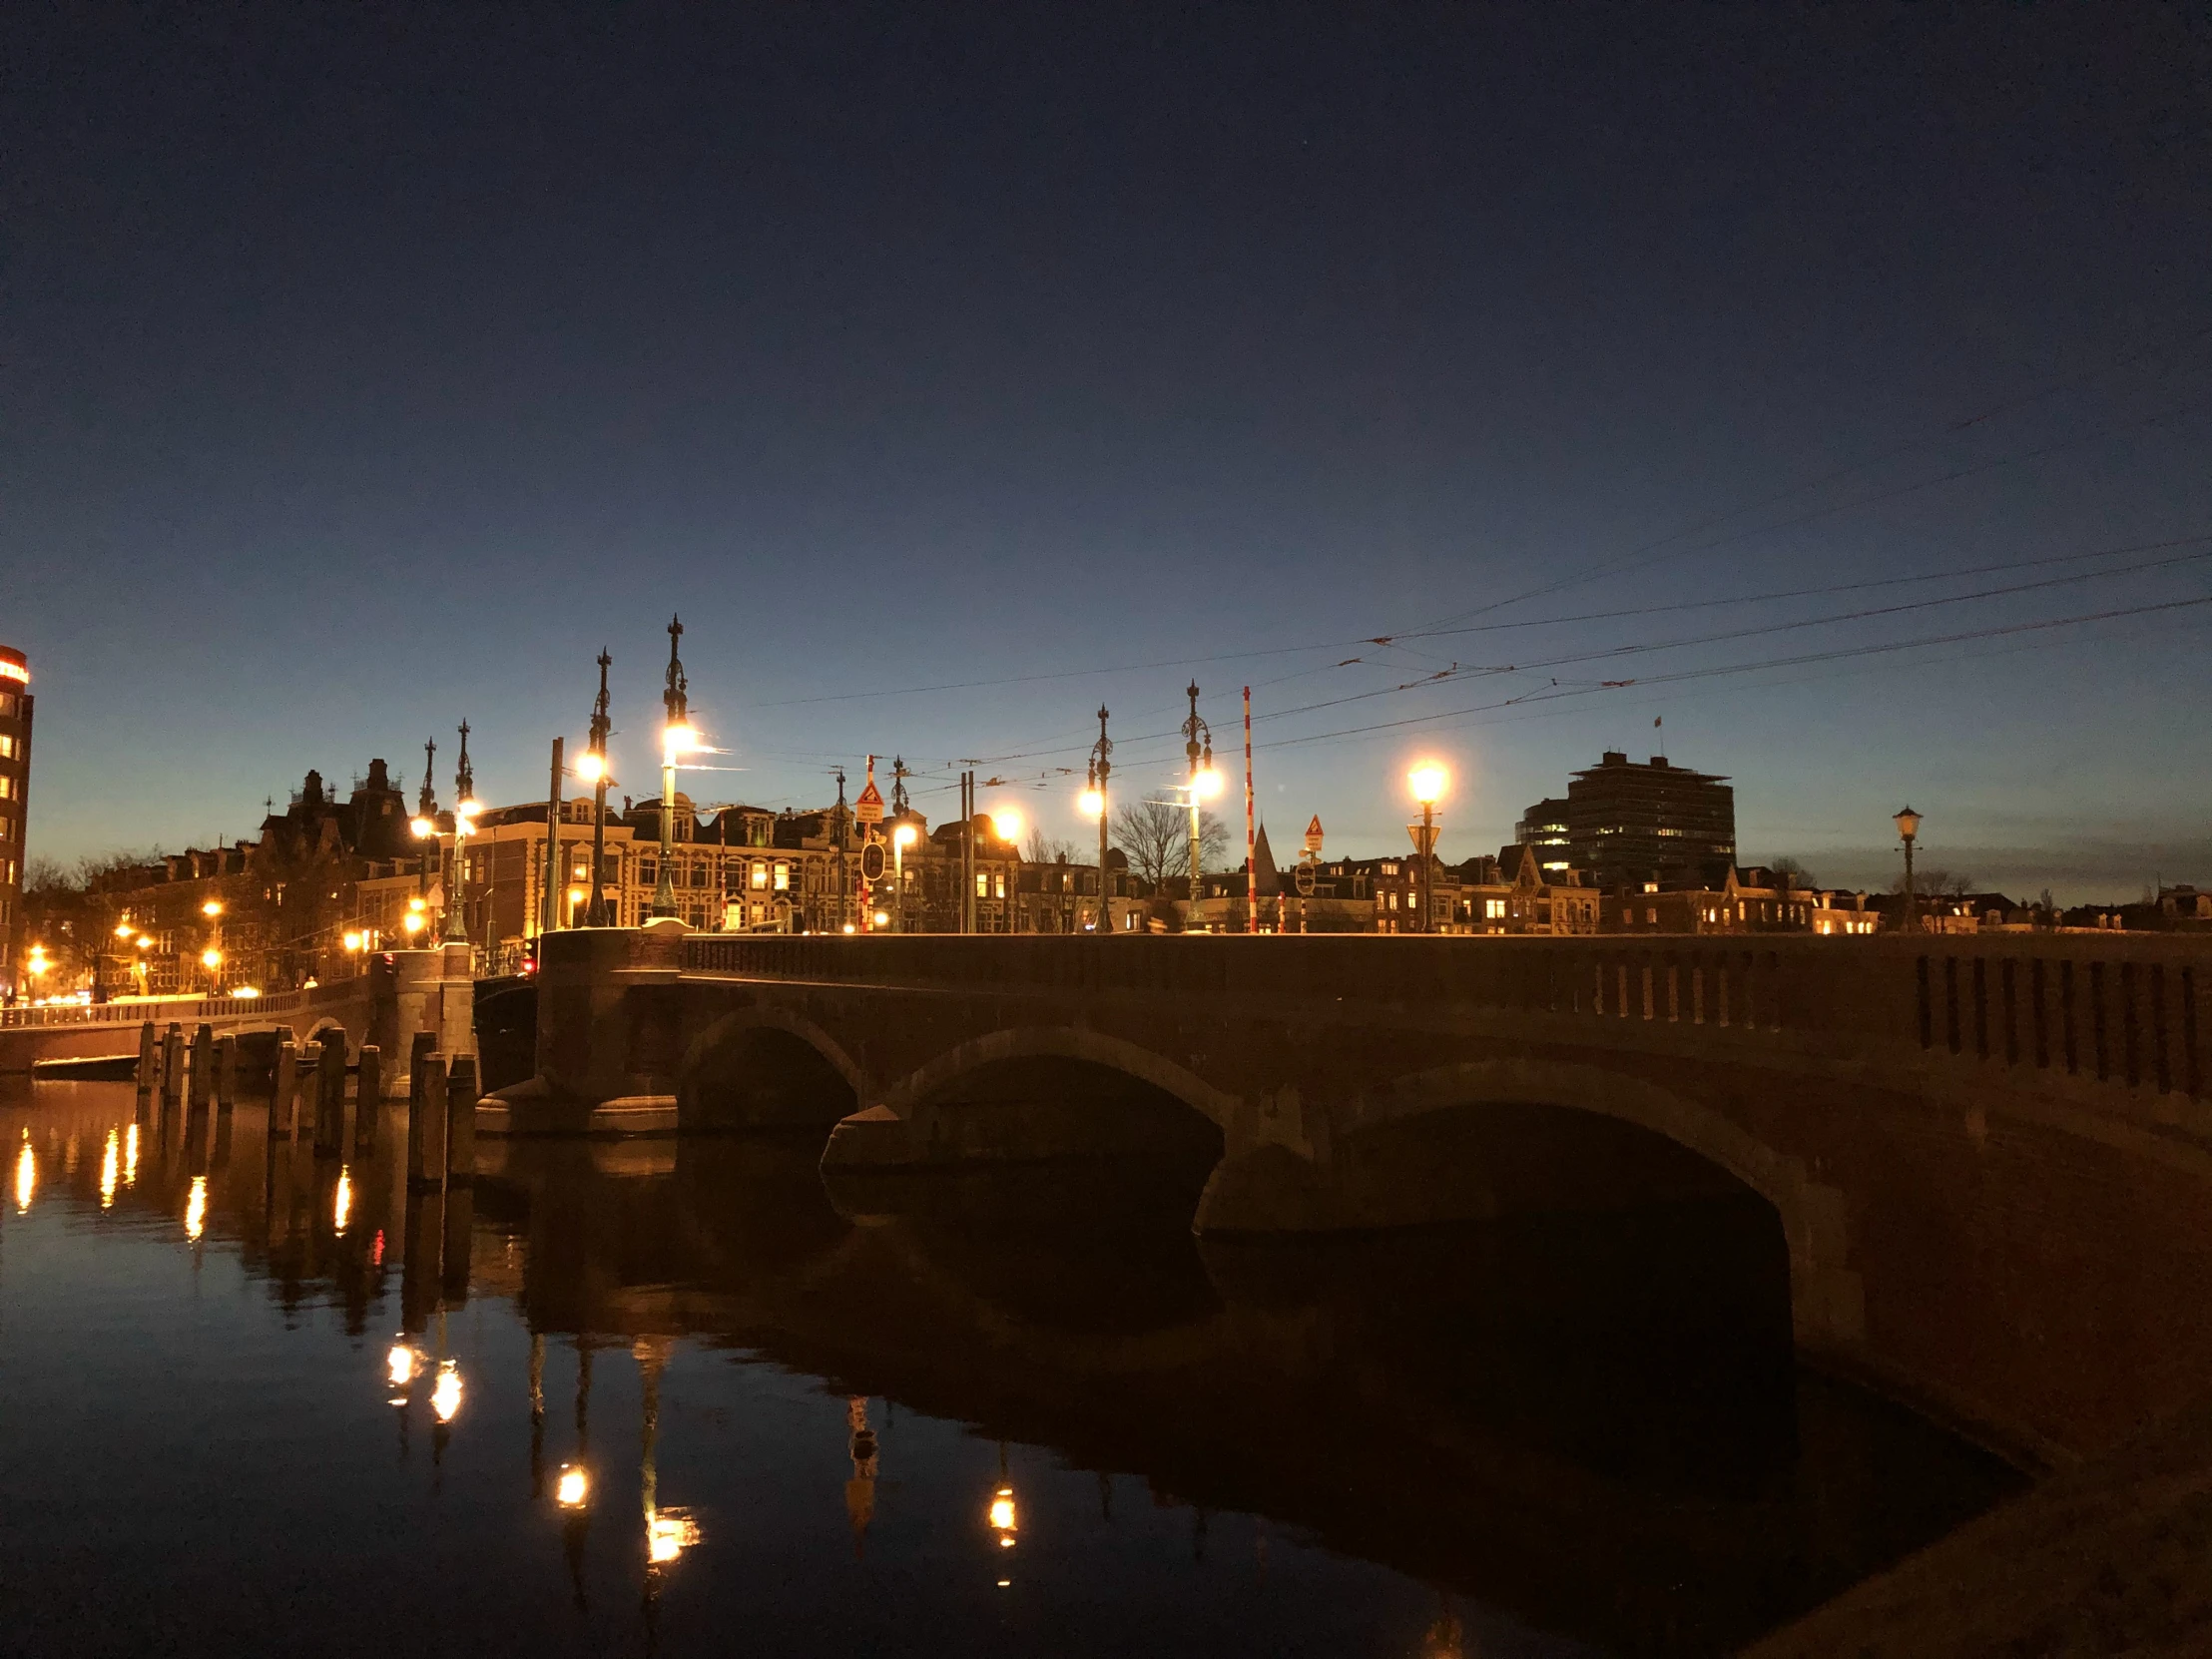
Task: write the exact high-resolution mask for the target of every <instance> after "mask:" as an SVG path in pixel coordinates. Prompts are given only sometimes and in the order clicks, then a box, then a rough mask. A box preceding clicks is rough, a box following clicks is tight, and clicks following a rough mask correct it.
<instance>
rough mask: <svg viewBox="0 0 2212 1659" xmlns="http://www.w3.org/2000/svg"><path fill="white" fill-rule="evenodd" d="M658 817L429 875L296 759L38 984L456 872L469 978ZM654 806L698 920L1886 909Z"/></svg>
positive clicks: (132, 978)
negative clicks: (667, 818)
mask: <svg viewBox="0 0 2212 1659" xmlns="http://www.w3.org/2000/svg"><path fill="white" fill-rule="evenodd" d="M662 810H663V808H662V803H661V802H659V801H657V800H649V801H644V802H639V803H631V802H629V801H625V802H624V803H623V804H622V806H621V808H620V809H619V810H615V811H610V813H609V815H608V822H607V824H606V826H605V827H604V831H603V843H602V851H601V854H600V857H599V859H598V862H597V864H596V867H595V864H594V855H593V847H594V844H595V841H596V840H599V838H600V831H599V830H598V827H596V826H595V824H594V822H593V808H592V804H591V803H590V802H589V801H584V800H580V801H573V802H566V803H563V804H562V806H561V809H560V812H559V815H558V823H557V824H556V825H555V826H554V827H553V828H554V833H553V834H552V835H549V834H548V827H547V823H546V819H547V811H546V804H545V803H543V802H537V803H524V804H519V805H515V806H510V807H504V808H497V809H492V810H490V811H486V812H483V813H481V814H479V815H477V816H476V817H475V819H474V821H473V828H472V830H471V832H470V833H468V834H467V835H466V836H465V837H464V839H463V844H462V851H461V854H460V865H459V869H458V871H457V874H456V873H455V872H452V871H449V870H448V868H447V867H446V866H447V865H448V863H449V862H450V859H451V852H450V848H451V845H452V830H453V821H452V815H451V814H450V813H449V812H440V811H439V810H438V809H437V808H436V807H435V805H434V803H432V802H431V800H430V799H429V795H428V792H427V791H426V790H425V791H424V792H423V795H422V798H421V800H419V801H418V802H417V803H416V804H415V805H414V807H413V809H412V810H411V811H410V809H409V806H408V803H407V802H406V800H405V798H404V796H403V795H402V793H401V791H400V789H399V788H398V787H397V785H396V784H395V783H394V781H393V780H392V779H391V777H390V776H389V774H388V772H387V770H386V768H385V765H384V763H383V762H382V761H380V760H379V761H373V762H371V763H370V765H369V768H368V771H367V773H366V774H365V775H363V776H361V777H359V778H356V779H355V780H354V782H353V785H352V788H351V790H350V792H348V793H346V794H345V795H343V796H342V797H341V796H340V795H339V794H338V793H337V792H335V791H333V790H331V789H329V788H328V787H326V785H325V784H324V781H323V779H322V778H321V776H320V775H319V774H317V773H309V774H308V775H307V777H306V779H305V780H304V782H303V784H302V786H301V788H300V789H299V790H298V791H297V792H296V793H295V794H293V795H292V797H291V799H290V801H289V802H288V804H287V805H286V807H285V808H284V809H283V810H282V811H277V810H276V808H275V807H274V804H273V805H272V807H271V810H270V812H269V814H268V815H267V817H266V818H265V819H264V821H263V823H262V826H261V829H260V831H259V833H258V834H257V835H256V836H254V837H252V838H249V839H241V840H238V841H235V842H232V843H230V844H228V845H224V846H220V847H214V848H205V849H191V850H188V851H185V852H181V853H176V854H172V855H169V856H167V857H165V858H163V859H161V860H160V861H159V862H157V863H150V864H136V865H124V866H118V867H115V868H112V869H110V870H107V871H105V872H103V873H102V874H101V875H100V876H99V877H98V879H96V880H95V881H94V882H93V883H91V885H90V887H89V888H88V889H87V890H85V891H83V892H80V893H74V894H67V895H60V896H58V897H56V898H53V899H51V900H50V901H49V912H48V913H46V914H45V915H44V916H43V917H42V919H41V920H40V922H39V926H40V928H41V930H42V934H43V937H44V938H45V940H46V942H47V945H48V948H49V950H50V951H51V952H52V953H53V954H54V955H55V956H56V957H57V958H58V960H57V966H59V967H61V968H62V969H63V970H64V972H63V975H62V977H63V978H64V979H66V980H67V982H69V983H73V984H76V985H80V986H84V987H89V988H91V989H92V990H93V992H94V994H96V995H119V994H127V993H132V992H138V993H142V994H163V993H171V992H186V991H198V990H206V989H210V988H217V987H221V988H237V987H241V986H249V985H250V986H255V987H265V988H277V987H288V986H292V985H298V984H302V983H305V982H307V981H309V980H312V979H316V978H327V977H331V976H335V975H338V974H342V973H346V972H350V971H354V970H355V969H356V968H357V966H358V963H359V962H360V960H361V959H362V958H363V957H364V956H365V955H366V954H367V953H369V952H372V951H378V950H387V949H392V948H396V947H399V946H403V945H406V944H409V943H419V942H427V941H428V940H429V939H432V938H435V937H437V936H439V934H440V933H442V931H443V929H444V913H445V908H446V904H447V896H448V885H449V884H448V879H447V878H448V875H449V874H454V879H452V880H451V882H450V891H451V893H452V899H453V902H454V903H455V904H456V905H457V906H458V908H459V912H460V916H461V919H462V921H463V923H464V925H465V929H466V932H467V934H468V937H469V940H470V942H471V944H472V945H473V946H474V947H475V950H476V953H477V959H478V965H479V968H480V969H481V970H482V971H484V972H502V971H513V970H515V969H516V968H518V967H520V966H521V965H522V964H523V963H525V962H526V961H527V960H528V959H529V957H530V956H531V955H532V954H533V953H534V950H535V945H536V940H537V938H538V935H539V933H540V932H541V930H542V928H543V925H544V918H545V909H546V897H545V895H546V891H547V887H548V884H549V882H548V876H549V874H550V876H551V882H550V884H551V886H552V887H553V889H554V899H553V910H554V916H555V921H556V925H559V926H563V927H568V926H580V925H583V924H584V923H585V922H586V920H587V919H588V917H589V916H590V914H591V909H592V900H593V897H594V887H595V885H596V887H597V890H598V897H599V898H600V900H601V901H602V903H603V905H604V907H605V919H606V920H607V922H608V923H610V924H612V925H617V926H636V925H639V924H641V923H642V922H643V921H644V920H646V919H647V917H648V916H649V915H650V914H651V913H652V912H653V908H654V905H655V901H656V894H657V892H658V889H659V886H660V881H661V877H662V874H663V869H662V861H663V860H662V853H661V846H660V840H661V814H662ZM669 811H670V814H671V823H670V839H671V850H670V852H669V855H668V868H667V874H668V876H669V878H670V884H671V887H672V890H673V893H674V897H675V903H674V909H675V912H676V913H677V914H678V915H679V916H680V917H682V919H683V920H684V921H685V922H686V923H688V924H689V925H690V926H692V927H694V928H697V929H701V930H705V931H720V932H737V931H779V932H838V931H855V932H867V931H877V930H902V931H909V932H916V931H919V932H957V931H962V930H967V929H972V930H973V931H976V932H983V933H1076V932H1090V931H1095V930H1097V929H1098V928H1099V927H1100V926H1101V925H1103V926H1105V927H1107V928H1110V929H1111V930H1113V931H1114V932H1117V933H1133V932H1140V931H1149V932H1171V931H1207V932H1223V931H1236V932H1242V931H1246V930H1247V929H1248V928H1251V927H1254V926H1255V924H1256V926H1257V928H1258V930H1262V931H1269V932H1378V933H1418V932H1432V933H1447V934H1466V935H1491V936H1496V935H1522V936H1528V935H1547V934H1595V933H1688V934H1699V933H1756V932H1804V933H1815V934H1823V935H1836V936H1841V935H1851V934H1864V933H1872V932H1875V931H1878V930H1885V929H1895V928H1897V927H1899V926H1902V925H1904V923H1905V913H1904V908H1903V900H1902V899H1900V898H1899V897H1898V896H1896V895H1894V894H1873V895H1870V894H1868V893H1864V892H1852V891H1840V890H1832V889H1822V888H1815V887H1811V886H1807V885H1804V884H1801V882H1800V880H1799V879H1798V878H1796V877H1795V876H1793V875H1792V874H1790V873H1785V872H1779V871H1776V870H1773V869H1769V868H1766V867H1763V866H1757V865H1750V866H1740V865H1737V864H1735V863H1734V862H1733V860H1730V861H1729V862H1728V863H1727V864H1726V866H1725V871H1724V873H1723V874H1722V875H1721V876H1720V878H1719V879H1717V880H1713V879H1705V878H1703V876H1704V875H1705V874H1707V873H1709V872H1705V871H1691V872H1689V876H1688V878H1686V879H1681V880H1677V881H1673V882H1663V881H1661V880H1658V879H1647V880H1642V881H1620V882H1615V883H1613V884H1611V885H1601V884H1600V883H1599V881H1598V880H1597V879H1596V878H1595V877H1594V876H1593V875H1592V874H1591V873H1590V872H1588V871H1585V870H1581V869H1578V868H1576V867H1574V866H1573V865H1572V862H1571V860H1570V859H1569V858H1566V857H1562V856H1561V855H1560V847H1559V845H1558V843H1556V842H1553V841H1547V840H1546V839H1544V838H1543V837H1540V836H1534V835H1528V834H1525V833H1524V835H1523V837H1522V838H1521V839H1519V840H1517V841H1516V842H1515V843H1513V844H1511V845H1508V846H1504V847H1500V848H1499V849H1498V851H1497V853H1496V854H1495V855H1483V856H1478V857H1473V858H1468V859H1464V860H1461V861H1459V862H1457V863H1446V862H1444V861H1443V860H1442V859H1440V858H1436V857H1434V856H1431V857H1429V858H1428V859H1426V860H1425V863H1424V861H1423V860H1422V859H1421V858H1419V857H1418V856H1415V855H1411V854H1402V855H1398V856H1385V857H1377V858H1335V859H1322V858H1320V857H1319V856H1317V855H1314V854H1309V855H1307V856H1306V857H1305V858H1303V859H1301V860H1300V861H1299V862H1298V863H1295V864H1293V865H1291V866H1290V867H1288V868H1284V867H1281V866H1279V865H1278V863H1277V861H1276V857H1275V854H1274V852H1273V850H1272V848H1271V847H1270V845H1269V843H1268V838H1267V833H1266V830H1265V829H1264V828H1263V829H1262V830H1261V831H1260V834H1259V837H1258V841H1257V844H1256V847H1255V858H1254V860H1253V862H1254V866H1255V867H1256V869H1257V871H1258V880H1257V882H1255V883H1249V884H1248V880H1247V875H1246V872H1245V870H1244V869H1243V868H1242V867H1240V868H1238V869H1235V870H1226V871H1218V872H1208V873H1206V874H1204V875H1202V876H1201V878H1200V883H1199V890H1198V891H1197V892H1196V893H1195V894H1194V893H1193V892H1192V891H1191V884H1190V880H1189V878H1188V877H1187V876H1183V875H1162V876H1161V877H1160V878H1158V879H1156V880H1150V881H1148V880H1146V879H1144V878H1143V877H1142V876H1140V875H1139V874H1137V873H1136V872H1134V871H1133V870H1132V869H1131V867H1130V865H1129V862H1128V860H1127V858H1126V857H1125V856H1124V855H1123V853H1122V852H1121V850H1120V849H1118V848H1116V849H1113V850H1110V851H1109V852H1108V854H1107V861H1106V870H1105V885H1104V891H1103V892H1102V891H1101V884H1100V871H1099V869H1098V866H1097V865H1096V864H1095V863H1085V862H1080V861H1076V860H1073V859H1071V858H1068V857H1066V856H1055V857H1051V858H1037V857H1031V856H1026V855H1025V854H1024V852H1023V850H1022V849H1021V848H1020V847H1018V846H1016V845H1015V844H1013V843H1012V842H1011V841H1009V840H1006V839H1004V838H1003V837H1002V836H1001V835H1000V833H999V830H998V828H997V826H996V824H995V823H994V822H993V820H992V819H991V818H989V817H987V816H979V817H977V818H976V819H975V820H974V822H973V823H972V825H970V824H967V823H964V822H962V821H960V820H954V821H953V822H951V823H949V824H940V825H937V826H935V827H931V826H930V825H929V824H928V822H927V821H926V820H925V819H924V818H923V817H922V815H920V814H919V813H917V812H915V811H913V810H912V809H911V808H910V807H908V806H907V805H906V804H905V803H904V802H903V800H896V801H894V803H893V805H892V807H891V809H890V810H889V811H888V813H887V815H886V816H885V818H884V819H883V821H882V822H881V823H880V824H879V825H876V826H873V827H863V826H862V825H860V824H859V823H857V822H856V816H855V814H854V811H853V809H852V808H851V807H850V806H849V805H847V804H845V803H844V802H842V801H841V800H840V801H839V802H838V803H836V804H834V805H831V806H829V807H825V808H820V809H815V810H811V811H804V812H799V811H784V812H777V811H771V810H768V809H764V808H756V807H749V806H729V807H723V808H720V809H712V810H709V809H702V808H700V807H698V806H697V805H695V804H694V803H693V802H692V801H691V800H690V799H689V798H688V797H686V796H684V795H681V794H679V795H678V796H676V798H675V800H674V802H673V803H672V804H671V806H670V808H669ZM418 827H420V828H427V829H429V830H431V833H429V834H427V835H425V834H422V833H419V832H418ZM871 838H872V839H873V840H874V841H875V842H876V846H875V849H874V850H873V851H870V850H869V849H868V841H869V840H870V839H871ZM878 860H880V867H878ZM1251 887H1256V888H1257V894H1256V896H1252V895H1251V893H1250V888H1251ZM1914 921H1915V925H1917V926H1919V927H1922V928H1925V929H1930V930H1934V931H1938V932H1963V931H1984V930H1991V929H2000V930H2017V929H2023V928H2038V927H2041V928H2047V927H2057V926H2093V927H2099V928H2112V927H2127V928H2142V927H2149V926H2165V927H2190V926H2196V925H2200V924H2201V925H2203V926H2206V927H2212V895H2200V894H2198V893H2196V892H2195V890H2194V889H2193V888H2166V889H2161V891H2160V893H2159V895H2158V898H2157V900H2156V901H2155V902H2153V901H2150V900H2146V901H2145V903H2144V904H2142V905H2139V906H2105V907H2088V908H2084V909H2082V910H2079V911H2068V912H2065V913H2063V914H2060V913H2057V912H2055V911H2047V910H2045V909H2041V908H2038V907H2035V906H2029V905H2020V904H2017V903H2015V902H2014V901H2013V900H2011V899H2009V898H2006V897H2005V896H2004V895H2002V894H1999V893H1975V894H1964V895H1942V896H1936V897H1923V898H1922V899H1920V900H1919V901H1918V902H1917V904H1916V907H1915V916H1914Z"/></svg>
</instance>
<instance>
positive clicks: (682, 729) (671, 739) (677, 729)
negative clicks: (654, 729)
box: [661, 720, 699, 755]
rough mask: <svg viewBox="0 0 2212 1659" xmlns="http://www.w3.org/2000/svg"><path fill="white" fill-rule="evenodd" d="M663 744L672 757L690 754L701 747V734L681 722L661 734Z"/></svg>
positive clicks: (686, 723)
mask: <svg viewBox="0 0 2212 1659" xmlns="http://www.w3.org/2000/svg"><path fill="white" fill-rule="evenodd" d="M661 744H662V747H664V748H665V749H666V750H667V751H668V752H669V753H670V754H671V755H685V754H689V753H690V752H691V751H692V750H694V749H697V748H698V747H699V733H698V731H697V730H696V729H695V728H693V727H692V726H691V725H690V724H689V723H688V722H685V721H681V720H680V721H677V722H676V723H675V724H674V725H673V726H671V727H669V728H668V730H666V731H665V732H663V733H662V734H661Z"/></svg>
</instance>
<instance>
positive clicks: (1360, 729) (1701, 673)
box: [1265, 594, 2212, 749]
mask: <svg viewBox="0 0 2212 1659" xmlns="http://www.w3.org/2000/svg"><path fill="white" fill-rule="evenodd" d="M2204 606H2212V594H2204V595H2200V596H2197V597H2194V598H2190V599H2169V600H2164V601H2161V602H2159V603H2156V604H2150V605H2127V606H2121V607H2118V608H2116V609H2112V610H2105V611H2088V612H2084V613H2082V614H2081V615H2078V616H2065V617H2048V618H2044V619H2042V620H2040V621H2036V622H2013V623H2004V624H1999V625H1997V626H1994V627H1989V628H1971V629H1964V630H1961V631H1959V632H1957V633H1951V634H1930V635H1925V636H1923V637H1922V638H1920V639H1913V640H1890V641H1884V642H1880V643H1876V644H1869V645H1847V646H1838V647H1836V648H1835V649H1833V650H1829V651H1807V652H1801V653H1799V654H1797V655H1795V656H1790V657H1770V658H1768V659H1766V660H1765V661H1762V662H1756V663H1720V664H1714V665H1712V666H1710V667H1707V668H1690V669H1676V670H1674V671H1673V672H1671V673H1667V674H1647V675H1640V676H1637V677H1636V678H1633V679H1628V680H1605V681H1600V682H1598V683H1597V684H1596V685H1580V686H1562V687H1559V688H1558V689H1557V690H1551V689H1548V688H1547V689H1543V690H1538V691H1533V692H1523V693H1522V694H1521V695H1520V696H1518V697H1507V698H1502V699H1500V700H1499V701H1497V702H1495V703H1476V704H1471V705H1469V706H1468V707H1466V708H1464V709H1442V710H1437V711H1434V712H1432V713H1429V714H1425V715H1411V716H1407V717H1406V718H1405V719H1402V720H1384V721H1376V722H1374V723H1372V724H1370V725H1366V726H1348V727H1345V728H1343V729H1342V730H1339V731H1335V732H1312V733H1308V734H1306V735H1304V736H1302V737H1296V738H1277V739H1274V740H1273V741H1271V742H1270V743H1268V744H1267V745H1266V746H1265V747H1267V748H1269V749H1296V748H1299V747H1302V746H1304V745H1307V744H1314V743H1325V742H1328V741H1330V740H1332V739H1337V738H1351V737H1362V736H1365V735H1367V734H1369V733H1373V732H1389V731H1398V730H1402V729H1403V728H1405V727H1408V726H1426V725H1432V724H1434V723H1436V722H1440V721H1446V720H1454V719H1457V718H1458V717H1460V716H1462V715H1474V714H1487V713H1490V712H1491V711H1493V710H1497V709H1509V708H1514V707H1518V706H1523V705H1527V704H1534V703H1552V702H1558V701H1561V700H1563V699H1567V698H1572V697H1589V696H1595V695H1597V694H1599V693H1602V692H1606V691H1615V690H1625V689H1626V688H1628V687H1630V686H1669V685H1680V684H1682V683H1683V682H1685V681H1690V680H1711V679H1719V678H1722V677H1725V676H1728V675H1735V674H1752V673H1756V672H1758V671H1759V670H1761V669H1769V668H1796V667H1800V666H1803V665H1805V664H1808V663H1826V662H1839V661H1842V660H1845V659H1847V658H1854V657H1877V656H1884V655H1889V654H1894V653H1896V652H1900V651H1918V650H1921V649H1924V648H1926V647H1931V646H1937V645H1955V644H1960V643H1962V642H1964V641H1967V640H1982V639H2002V638H2007V637H2010V636H2015V635H2020V634H2031V633H2040V632H2046V631H2048V630H2051V629H2056V628H2073V627H2080V626H2083V625H2086V624H2088V623H2092V622H2110V621H2113V620H2116V619H2118V618H2120V617H2132V616H2152V615H2158V614H2162V613H2172V612H2176V611H2186V610H2193V609H2198V608H2201V607H2204ZM1287 712H1288V711H1286V713H1287Z"/></svg>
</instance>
